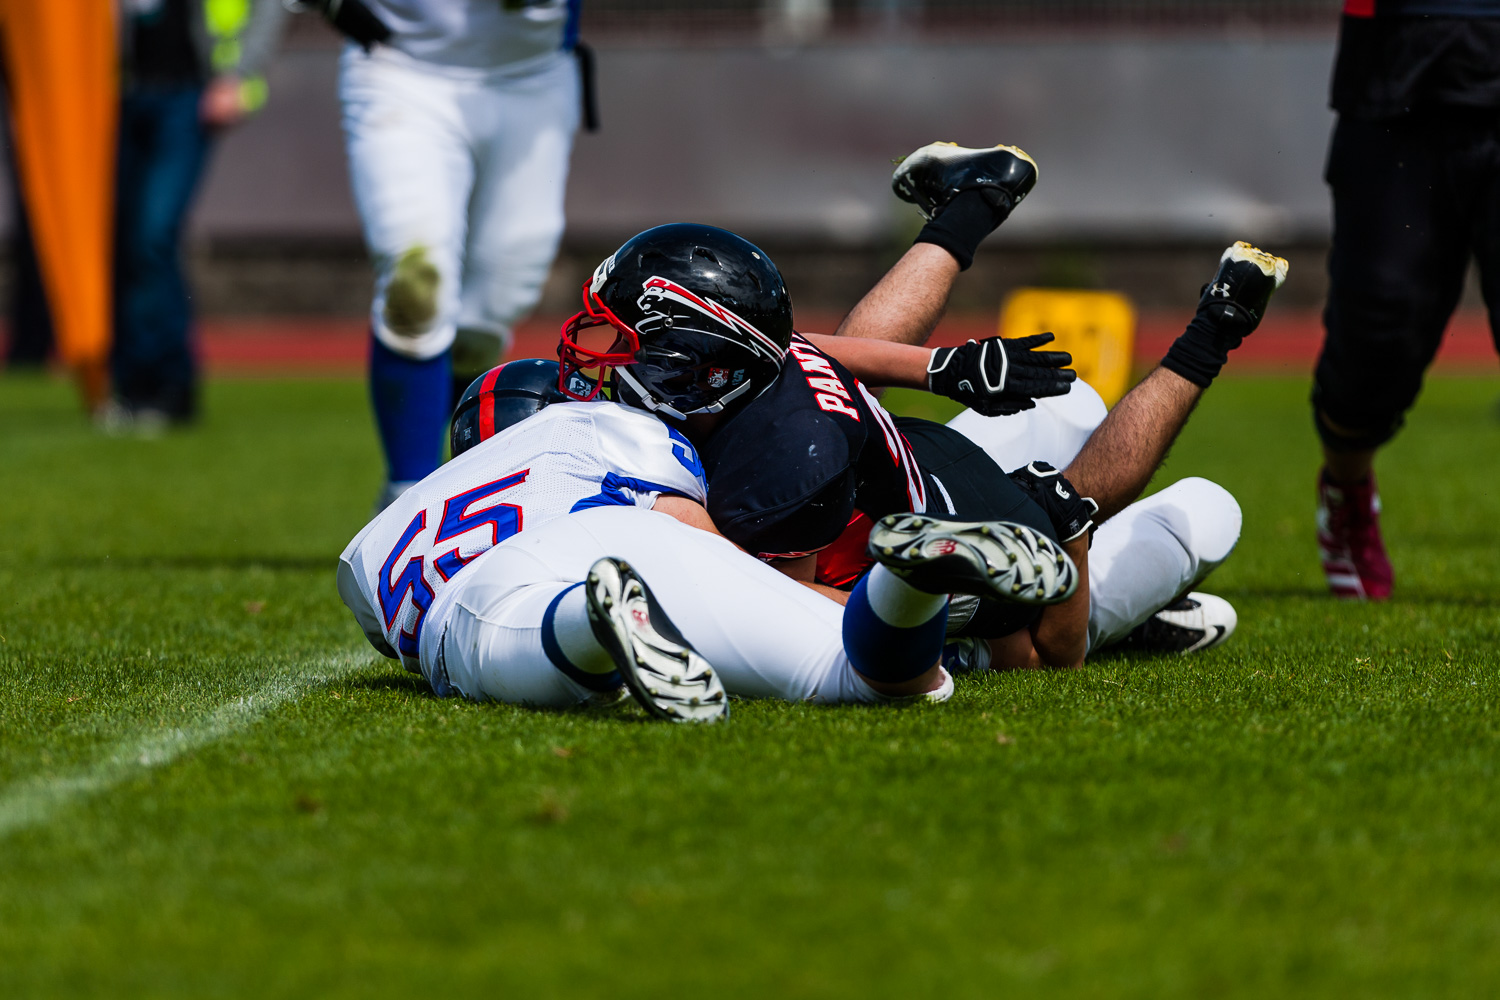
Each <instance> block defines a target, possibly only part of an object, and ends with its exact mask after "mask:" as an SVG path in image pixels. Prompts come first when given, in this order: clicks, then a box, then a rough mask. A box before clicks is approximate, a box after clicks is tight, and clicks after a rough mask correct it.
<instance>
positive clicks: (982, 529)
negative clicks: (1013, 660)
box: [869, 514, 1078, 605]
mask: <svg viewBox="0 0 1500 1000" xmlns="http://www.w3.org/2000/svg"><path fill="white" fill-rule="evenodd" d="M869 552H870V556H871V557H872V558H873V559H874V560H875V561H876V562H878V563H880V564H881V565H883V566H885V567H886V568H887V569H889V570H890V571H891V572H892V573H895V574H896V575H897V576H899V577H901V579H903V580H905V581H906V582H907V583H909V584H911V585H912V586H913V587H915V588H917V589H918V590H924V591H926V592H927V593H929V594H974V595H975V596H977V597H989V598H993V599H994V600H997V601H1007V602H1009V603H1012V604H1033V605H1036V604H1058V603H1061V602H1062V601H1066V600H1067V599H1068V598H1070V597H1072V596H1073V592H1074V591H1075V590H1077V589H1078V569H1077V567H1075V566H1074V565H1073V560H1072V559H1069V558H1068V554H1067V553H1066V552H1064V551H1063V550H1062V547H1061V546H1060V545H1058V544H1057V543H1056V542H1054V541H1053V540H1052V539H1050V538H1048V537H1047V536H1045V535H1042V534H1040V533H1038V532H1036V531H1033V530H1032V529H1030V528H1028V527H1027V526H1026V525H1024V524H1015V523H1013V522H1011V521H945V520H942V519H940V518H936V517H929V516H927V515H925V514H889V515H887V516H885V517H883V518H881V519H880V520H879V521H878V522H876V524H875V527H874V528H873V529H872V530H871V531H870V542H869Z"/></svg>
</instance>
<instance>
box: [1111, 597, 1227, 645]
mask: <svg viewBox="0 0 1500 1000" xmlns="http://www.w3.org/2000/svg"><path fill="white" fill-rule="evenodd" d="M1237 624H1239V616H1238V615H1236V614H1235V613H1234V605H1232V604H1230V603H1229V602H1228V601H1226V600H1224V598H1222V597H1216V596H1214V595H1213V594H1200V593H1198V592H1197V591H1194V592H1192V593H1190V594H1187V595H1186V596H1184V597H1179V598H1178V599H1177V600H1175V601H1173V602H1172V603H1171V604H1168V605H1167V606H1166V607H1164V608H1162V609H1161V610H1160V611H1158V612H1157V613H1156V614H1154V615H1152V616H1151V617H1150V618H1147V619H1146V620H1145V621H1144V622H1142V623H1141V624H1139V625H1137V626H1136V627H1135V629H1134V630H1133V631H1132V632H1131V633H1130V634H1129V635H1127V636H1126V637H1125V638H1124V639H1122V640H1121V641H1120V645H1121V646H1124V647H1127V648H1129V649H1138V650H1142V651H1145V652H1154V653H1196V652H1199V651H1200V650H1204V649H1211V648H1213V647H1214V646H1217V645H1219V644H1220V643H1221V642H1223V641H1224V640H1225V639H1228V638H1229V637H1230V636H1231V635H1233V634H1234V627H1235V625H1237Z"/></svg>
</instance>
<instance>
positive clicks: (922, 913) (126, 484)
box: [0, 377, 1500, 998]
mask: <svg viewBox="0 0 1500 1000" xmlns="http://www.w3.org/2000/svg"><path fill="white" fill-rule="evenodd" d="M1497 396H1500V380H1496V379H1492V378H1491V379H1454V378H1447V379H1434V380H1432V382H1431V384H1430V385H1429V388H1428V390H1427V393H1426V396H1425V398H1424V399H1423V401H1422V404H1421V405H1420V407H1419V409H1418V410H1417V412H1416V413H1414V415H1413V417H1412V419H1411V421H1410V427H1409V429H1408V430H1407V431H1406V432H1405V433H1404V434H1403V435H1402V437H1401V438H1400V439H1399V440H1398V441H1397V442H1396V443H1395V445H1394V446H1392V447H1391V448H1390V450H1389V452H1388V454H1387V455H1386V456H1385V458H1384V459H1383V464H1382V466H1381V470H1382V474H1383V477H1384V479H1383V491H1384V496H1385V503H1386V511H1387V515H1386V524H1387V534H1388V538H1389V539H1390V541H1391V542H1392V555H1393V558H1394V560H1395V564H1396V568H1397V574H1398V591H1397V594H1398V596H1397V599H1395V600H1393V601H1391V602H1390V603H1389V604H1386V605H1383V606H1348V605H1340V604H1336V603H1334V602H1332V601H1330V600H1329V599H1327V598H1326V597H1325V596H1324V594H1323V586H1322V582H1321V578H1320V575H1319V571H1318V566H1317V561H1316V557H1315V554H1314V550H1313V546H1312V540H1311V532H1312V510H1311V505H1312V481H1313V471H1314V468H1315V464H1316V458H1315V455H1316V450H1315V446H1314V442H1313V438H1312V433H1311V429H1310V425H1309V421H1308V416H1307V406H1306V403H1305V397H1306V385H1305V383H1304V382H1303V381H1300V380H1297V381H1292V380H1270V379H1265V380H1240V381H1235V380H1225V381H1224V382H1222V383H1221V384H1220V385H1218V386H1216V387H1215V388H1214V390H1213V391H1212V392H1211V393H1210V396H1209V398H1208V399H1207V400H1206V402H1205V404H1204V405H1203V406H1202V408H1201V409H1200V411H1199V412H1198V414H1197V416H1196V418H1195V420H1194V422H1193V424H1192V426H1191V427H1190V428H1189V430H1188V433H1187V434H1186V435H1185V436H1184V438H1183V440H1182V441H1181V442H1180V443H1179V445H1178V446H1177V448H1176V449H1175V452H1174V454H1173V456H1172V459H1171V461H1170V463H1169V465H1168V467H1167V472H1166V475H1167V477H1169V478H1177V477H1180V476H1184V475H1190V474H1196V475H1204V476H1208V477H1210V478H1213V479H1215V480H1218V481H1219V482H1221V483H1223V484H1224V485H1226V486H1228V487H1229V488H1230V489H1231V490H1232V491H1233V492H1234V493H1235V494H1236V495H1237V496H1238V497H1239V499H1240V501H1241V504H1242V505H1243V507H1244V510H1245V534H1244V538H1243V541H1242V542H1241V544H1240V547H1239V549H1238V551H1237V552H1236V553H1235V555H1234V557H1233V558H1232V559H1231V560H1230V562H1229V563H1228V564H1227V565H1226V566H1225V567H1224V568H1223V569H1222V570H1221V571H1220V572H1219V574H1218V575H1217V576H1216V577H1215V578H1214V579H1213V580H1212V581H1211V586H1210V587H1209V588H1208V589H1212V590H1214V591H1216V592H1218V593H1221V594H1224V595H1225V596H1227V597H1229V598H1230V599H1231V600H1232V601H1233V602H1234V603H1235V605H1236V606H1237V608H1238V609H1239V615H1240V629H1239V631H1238V633H1237V634H1236V635H1235V636H1234V638H1233V639H1232V640H1231V641H1230V642H1229V643H1228V644H1227V645H1226V646H1225V647H1223V648H1222V649H1220V650H1215V651H1212V652H1210V653H1208V654H1205V655H1202V656H1200V657H1198V658H1141V657H1126V656H1108V655H1106V656H1104V657H1102V658H1101V659H1099V660H1097V661H1095V662H1092V663H1091V665H1090V666H1089V667H1088V668H1086V669H1084V670H1082V671H1076V672H1067V673H1026V674H1020V675H1004V676H1001V675H991V676H986V677H978V678H975V677H970V678H961V679H960V683H959V687H958V693H957V695H956V696H955V698H954V699H953V701H952V702H951V703H950V704H948V705H946V706H942V707H923V708H916V709H907V710H882V709H870V708H839V709H819V708H813V707H809V706H800V705H779V704H758V703H738V704H736V705H735V708H734V713H733V716H732V718H731V719H730V720H729V722H728V724H727V725H723V726H717V727H712V728H707V729H687V728H673V727H669V726H665V725H657V724H651V723H647V722H646V721H645V720H644V716H641V715H639V714H630V713H627V714H625V715H623V716H620V717H613V718H606V717H598V716H593V715H588V714H582V713H535V712H528V711H525V710H521V709H516V708H511V707H506V706H499V705H472V704H466V703H461V702H455V701H438V700H436V699H433V698H432V697H430V696H429V695H428V694H427V693H426V690H425V688H424V686H423V685H422V683H421V682H420V681H417V680H415V679H412V678H409V677H408V676H407V675H405V674H403V673H402V672H401V671H400V670H399V668H397V667H396V666H395V665H393V664H392V663H390V662H389V661H383V660H381V659H380V658H379V657H378V656H376V655H375V654H374V653H373V652H371V651H370V650H369V648H368V647H367V646H366V645H365V642H364V640H363V638H362V637H361V636H360V634H359V632H358V630H357V629H356V627H355V626H354V624H353V621H352V619H351V618H350V617H349V615H348V614H347V612H346V611H345V610H344V608H343V607H342V605H341V604H340V603H339V600H338V597H337V595H336V594H335V592H334V585H333V575H334V574H333V570H334V564H335V560H336V557H337V554H338V552H339V550H340V549H341V548H342V546H343V544H344V543H345V542H346V541H347V539H348V538H349V537H350V536H351V535H352V534H353V533H354V532H355V531H356V530H357V529H358V528H359V526H360V525H361V523H362V522H363V520H364V518H365V516H366V515H367V513H368V510H369V503H370V501H371V499H372V497H373V496H374V493H375V489H376V486H377V463H378V458H377V453H376V450H375V446H374V442H373V434H372V431H371V429H370V420H369V416H368V412H367V406H366V402H365V398H364V389H363V386H362V385H361V384H360V383H358V382H356V381H352V380H350V381H325V382H317V381H227V382H219V383H216V384H214V385H212V386H211V389H210V393H209V396H208V400H207V410H208V414H209V416H208V418H207V420H206V422H205V424H204V425H203V426H202V428H201V429H198V430H195V431H192V432H190V433H183V434H174V435H170V436H168V437H166V438H164V439H162V440H157V441H139V440H110V439H106V438H102V437H99V436H96V435H94V434H93V433H91V432H90V431H89V430H88V428H87V427H86V426H85V424H84V423H83V422H82V420H81V419H80V418H78V417H77V416H76V415H75V403H74V399H73V396H72V393H71V391H70V390H69V387H68V386H66V385H65V384H62V383H59V382H55V381H50V380H41V379H25V378H19V377H9V378H4V379H0V484H3V489H0V526H3V528H4V532H3V537H0V594H3V596H0V602H3V603H0V608H3V614H0V683H3V685H4V690H5V695H4V697H3V699H0V996H3V997H7V998H9V997H17V998H19V997H30V996H73V995H76V996H152V997H268V996H269V997H280V996H319V997H328V996H336V997H385V996H390V997H409V996H434V997H437V996H470V995H473V996H513V997H541V996H572V995H590V996H612V997H613V996H629V997H633V996H663V995H709V994H713V995H726V996H727V995H735V996H769V995H776V996H785V997H804V996H806V997H812V996H849V997H864V996H882V997H884V996H901V995H910V996H938V995H949V996H973V997H994V996H1075V997H1099V996H1109V997H1141V998H1162V997H1199V996H1207V997H1268V996H1340V997H1342V996H1353V995H1365V996H1369V995H1376V996H1413V997H1430V996H1484V995H1495V994H1496V993H1500V715H1497V707H1500V677H1497V673H1500V670H1497V664H1500V657H1497V653H1496V644H1497V640H1500V596H1497V595H1500V560H1497V545H1496V539H1497V537H1500V533H1497V530H1496V521H1497V519H1500V475H1497V473H1496V469H1495V456H1496V455H1497V454H1500V422H1497V420H1496V413H1495V403H1496V398H1497Z"/></svg>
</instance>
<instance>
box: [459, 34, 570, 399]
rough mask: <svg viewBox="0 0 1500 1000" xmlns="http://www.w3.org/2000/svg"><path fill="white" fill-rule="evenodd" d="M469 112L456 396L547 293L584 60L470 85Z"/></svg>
mask: <svg viewBox="0 0 1500 1000" xmlns="http://www.w3.org/2000/svg"><path fill="white" fill-rule="evenodd" d="M471 87H472V91H473V93H472V95H471V99H470V100H468V101H466V102H465V103H464V111H463V113H464V116H465V121H466V124H467V126H468V129H469V131H470V133H471V134H472V135H473V136H474V141H475V177H474V186H473V194H472V196H471V197H470V200H469V211H468V235H467V238H466V241H465V249H464V256H463V261H464V264H463V279H462V289H461V292H460V307H459V315H458V332H457V338H456V340H455V341H454V345H453V377H454V398H455V399H457V398H458V395H459V394H461V393H462V391H463V389H464V388H465V387H467V386H468V384H469V382H470V381H472V380H473V379H474V378H475V377H477V376H478V375H480V374H481V373H483V372H484V371H486V370H487V369H489V368H490V367H492V366H494V365H496V364H498V363H499V361H500V359H501V357H502V356H503V355H504V353H505V352H506V350H507V349H508V348H509V346H510V341H511V335H512V331H513V330H514V327H515V324H516V323H517V322H519V321H520V320H521V319H522V318H523V317H524V316H525V315H526V314H527V313H529V312H530V311H531V310H532V308H533V307H535V305H536V303H537V301H538V299H540V298H541V294H542V286H543V284H544V283H545V282H546V280H547V272H548V270H549V269H550V268H551V267H552V260H553V258H554V257H556V256H557V247H558V243H559V242H560V241H561V239H562V232H563V222H564V218H563V200H564V198H563V196H564V193H565V191H566V189H567V181H568V159H569V157H570V156H571V155H572V150H573V136H574V133H575V132H576V131H577V129H578V114H579V105H580V102H579V93H578V88H579V80H578V64H577V62H576V61H575V60H572V59H567V60H564V61H562V62H559V63H557V64H555V65H554V66H552V67H551V68H549V69H547V70H545V71H544V72H541V73H537V74H533V75H529V76H525V77H522V78H519V79H512V78H501V79H495V80H487V81H484V82H476V83H474V84H472V85H471Z"/></svg>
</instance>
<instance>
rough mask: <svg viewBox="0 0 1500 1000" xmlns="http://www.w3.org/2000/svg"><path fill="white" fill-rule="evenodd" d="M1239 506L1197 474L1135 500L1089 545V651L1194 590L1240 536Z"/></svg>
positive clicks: (1124, 632)
mask: <svg viewBox="0 0 1500 1000" xmlns="http://www.w3.org/2000/svg"><path fill="white" fill-rule="evenodd" d="M1240 523H1241V520H1240V505H1239V504H1238V503H1236V502H1235V499H1234V497H1233V496H1231V495H1230V493H1229V491H1228V490H1226V489H1224V487H1222V486H1220V485H1218V484H1217V483H1212V482H1209V481H1208V480H1207V479H1198V478H1196V477H1192V478H1188V479H1183V480H1180V481H1178V482H1175V483H1173V484H1172V485H1171V486H1168V487H1167V488H1166V489H1164V490H1162V491H1161V492H1160V493H1153V494H1152V495H1151V496H1149V497H1146V498H1145V499H1144V500H1137V501H1136V502H1135V503H1133V504H1131V505H1130V506H1129V507H1126V508H1125V509H1124V510H1122V511H1120V513H1118V514H1116V515H1115V516H1114V517H1112V518H1110V519H1109V520H1108V521H1106V522H1104V524H1102V525H1100V526H1099V530H1098V531H1097V532H1096V533H1095V534H1094V544H1093V546H1092V547H1091V548H1090V549H1089V602H1090V604H1089V649H1091V650H1094V649H1101V648H1103V647H1104V646H1107V645H1109V644H1110V643H1112V642H1118V641H1119V640H1121V639H1123V638H1125V636H1127V635H1129V634H1130V631H1131V629H1133V628H1135V627H1136V626H1137V625H1139V624H1141V622H1144V621H1145V620H1146V619H1147V618H1150V617H1151V616H1152V615H1154V614H1156V612H1158V611H1160V610H1161V609H1162V608H1164V607H1166V606H1167V605H1168V604H1170V603H1171V602H1172V601H1173V600H1174V599H1176V598H1177V597H1178V596H1179V595H1180V594H1183V593H1185V592H1186V591H1188V590H1190V589H1192V588H1193V587H1194V586H1195V585H1197V584H1198V583H1200V582H1202V580H1203V579H1204V578H1205V577H1206V576H1208V574H1209V573H1211V572H1212V571H1213V570H1214V568H1215V567H1217V566H1218V565H1219V564H1220V563H1222V562H1223V561H1224V560H1225V559H1227V558H1228V557H1229V553H1230V552H1231V551H1232V550H1233V549H1234V546H1235V543H1236V542H1238V541H1239V538H1240Z"/></svg>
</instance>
